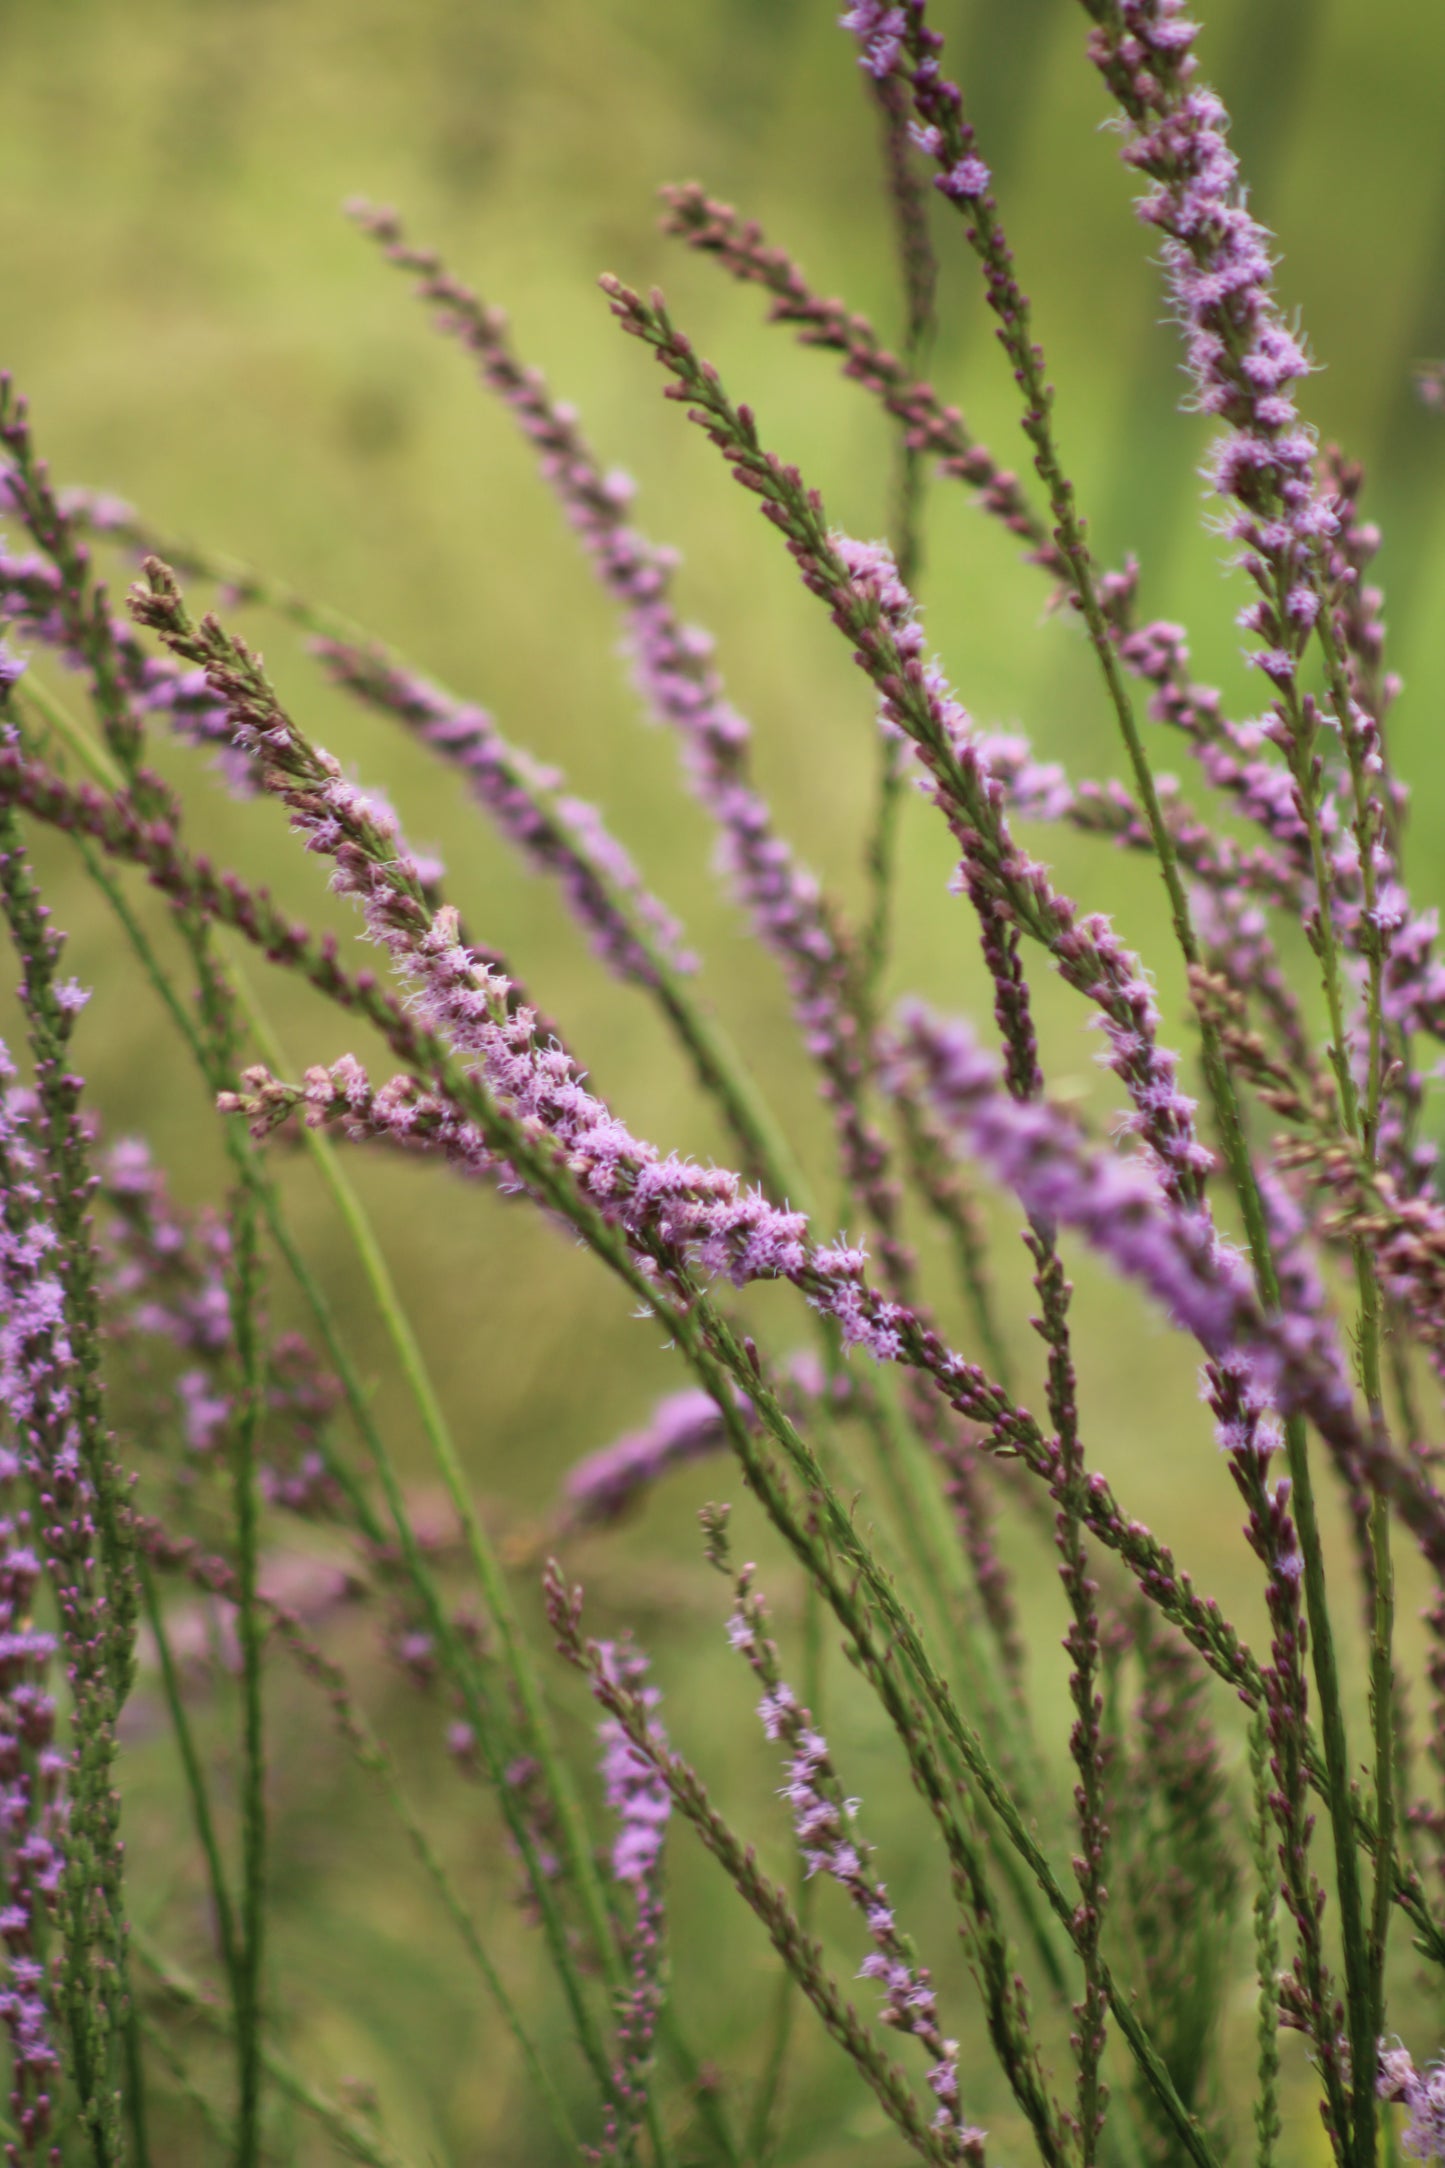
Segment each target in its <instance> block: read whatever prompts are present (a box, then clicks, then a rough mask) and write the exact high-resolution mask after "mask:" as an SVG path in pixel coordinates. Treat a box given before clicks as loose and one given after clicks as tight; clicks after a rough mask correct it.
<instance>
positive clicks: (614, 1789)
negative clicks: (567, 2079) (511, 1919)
mask: <svg viewBox="0 0 1445 2168" xmlns="http://www.w3.org/2000/svg"><path fill="white" fill-rule="evenodd" d="M597 1658H598V1664H599V1669H600V1671H601V1675H602V1677H603V1678H604V1679H605V1680H606V1681H607V1682H608V1683H609V1684H610V1685H614V1686H620V1687H625V1688H626V1689H627V1690H628V1691H629V1692H630V1693H632V1694H634V1695H635V1696H636V1697H637V1699H638V1701H639V1702H640V1703H641V1704H642V1706H643V1707H644V1708H645V1709H647V1710H649V1711H650V1710H654V1709H656V1707H657V1705H658V1703H659V1701H660V1700H661V1698H662V1697H661V1695H660V1694H659V1693H658V1690H657V1688H656V1687H655V1686H651V1685H649V1684H648V1683H647V1658H646V1657H645V1656H644V1655H643V1654H642V1653H641V1651H640V1650H638V1649H635V1648H632V1647H630V1646H628V1645H626V1644H623V1643H618V1642H612V1641H603V1642H601V1643H599V1644H598V1648H597ZM648 1731H649V1735H650V1736H651V1738H652V1739H653V1740H654V1741H655V1742H656V1744H657V1746H658V1747H659V1748H660V1749H661V1750H662V1752H663V1753H666V1752H667V1735H666V1733H665V1732H664V1730H663V1728H662V1726H661V1724H660V1723H659V1722H658V1721H657V1719H656V1718H655V1717H650V1718H649V1722H648ZM597 1735H598V1737H599V1739H600V1740H601V1742H602V1784H603V1790H604V1791H605V1793H606V1797H607V1804H608V1806H609V1807H610V1808H611V1809H612V1811H613V1813H614V1814H615V1815H616V1816H617V1819H618V1823H619V1825H620V1826H619V1829H618V1833H617V1840H616V1842H615V1843H614V1845H613V1847H612V1874H613V1879H614V1880H615V1881H617V1882H620V1883H621V1884H622V1885H623V1887H624V1888H626V1889H629V1890H631V1892H632V1894H633V1896H634V1898H635V1899H636V1903H637V1917H636V1920H635V1923H634V1925H633V1927H632V1930H631V1933H630V1935H629V1937H628V1956H629V1959H630V1962H631V1967H632V1985H631V1988H630V1989H629V1991H628V1993H627V1995H626V1997H625V1999H624V2002H623V2006H622V2009H621V2011H620V2013H619V2017H618V2027H617V2045H618V2062H617V2067H616V2069H615V2071H614V2072H613V2098H612V2100H611V2101H609V2103H608V2109H607V2121H606V2124H605V2126H604V2129H603V2133H602V2144H601V2146H600V2148H599V2149H598V2150H597V2151H596V2153H595V2154H594V2155H593V2156H592V2157H593V2158H594V2159H597V2160H615V2159H618V2158H627V2159H632V2158H633V2157H634V2152H633V2145H634V2141H635V2134H636V2131H637V2128H638V2126H639V2125H640V2123H641V2121H642V2117H643V2115H644V2113H645V2111H646V2107H647V2080H648V2073H649V2067H650V2064H651V2059H652V2040H653V2034H654V2033H655V2031H656V2029H657V2014H658V2011H659V2009H660V2008H661V2006H662V1985H661V1973H662V1961H663V1931H664V1916H663V1905H662V1841H663V1837H664V1835H665V1833H666V1830H667V1822H668V1817H669V1815H670V1814H671V1812H672V1794H671V1793H670V1792H669V1790H668V1788H667V1785H666V1783H665V1782H664V1781H663V1779H662V1777H661V1776H660V1775H659V1774H658V1771H657V1769H656V1768H655V1767H654V1765H653V1764H652V1763H651V1762H650V1761H648V1760H647V1758H646V1756H645V1755H643V1754H641V1753H639V1751H638V1749H637V1748H636V1747H635V1746H634V1745H633V1744H632V1741H631V1740H630V1739H629V1738H628V1736H627V1734H626V1732H625V1731H624V1730H623V1728H622V1725H621V1724H620V1723H619V1722H618V1720H617V1719H616V1718H615V1717H611V1716H608V1717H604V1718H603V1720H602V1722H601V1723H600V1724H599V1725H598V1727H597Z"/></svg>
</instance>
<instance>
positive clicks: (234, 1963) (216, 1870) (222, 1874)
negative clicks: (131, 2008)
mask: <svg viewBox="0 0 1445 2168" xmlns="http://www.w3.org/2000/svg"><path fill="white" fill-rule="evenodd" d="M140 1586H141V1602H142V1603H143V1605H144V1606H145V1614H146V1623H147V1624H148V1625H149V1627H150V1630H151V1638H152V1640H153V1641H154V1642H155V1645H156V1656H157V1659H158V1660H159V1663H160V1672H161V1691H162V1693H163V1694H164V1696H165V1702H166V1709H167V1712H168V1714H169V1716H170V1720H171V1732H172V1734H173V1736H174V1738H175V1742H176V1749H177V1752H178V1753H179V1755H180V1757H181V1768H182V1771H183V1773H184V1775H185V1779H186V1791H187V1794H188V1796H189V1798H190V1802H191V1819H192V1820H193V1821H194V1823H195V1825H196V1836H197V1839H198V1841H199V1843H200V1847H201V1851H202V1852H203V1854H204V1855H205V1861H206V1873H207V1877H208V1879H209V1882H210V1885H211V1909H212V1911H213V1912H214V1914H215V1918H216V1940H217V1941H218V1942H219V1944H220V1947H221V1962H222V1964H223V1965H224V1966H225V1970H226V1978H227V1980H228V1982H229V1983H230V1989H231V1998H232V2003H233V2005H238V2004H239V2002H240V2000H241V1987H240V1978H239V1975H240V1956H239V1951H238V1947H237V1941H236V1925H235V1915H234V1912H233V1910H232V1906H231V1892H230V1889H229V1888H228V1886H227V1882H226V1870H225V1867H224V1865H223V1864H222V1860H221V1846H220V1841H219V1839H218V1837H217V1835H216V1825H215V1821H214V1819H213V1817H212V1814H211V1798H210V1790H209V1787H208V1786H207V1783H206V1775H205V1770H204V1768H203V1766H202V1763H201V1757H200V1755H199V1754H198V1752H197V1751H196V1741H195V1734H194V1733H193V1731H192V1729H191V1720H190V1718H189V1716H188V1715H187V1713H186V1705H185V1700H184V1697H183V1695H182V1692H181V1681H180V1674H179V1672H178V1671H177V1669H176V1659H175V1652H174V1651H173V1649H172V1648H171V1637H170V1633H169V1631H168V1629H167V1626H166V1620H165V1612H164V1610H163V1608H162V1606H161V1602H160V1598H159V1597H158V1596H157V1594H156V1586H155V1580H154V1577H153V1575H152V1573H151V1569H150V1566H149V1564H148V1562H147V1561H146V1560H145V1559H142V1560H141V1568H140Z"/></svg>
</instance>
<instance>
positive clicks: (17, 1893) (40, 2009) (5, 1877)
mask: <svg viewBox="0 0 1445 2168" xmlns="http://www.w3.org/2000/svg"><path fill="white" fill-rule="evenodd" d="M28 1101H29V1094H27V1093H22V1092H21V1091H20V1090H18V1089H17V1088H16V1087H15V1071H14V1068H13V1067H12V1065H11V1062H10V1057H9V1054H8V1053H7V1051H6V1049H5V1047H4V1045H3V1044H0V1645H3V1648H4V1651H5V1663H4V1666H3V1674H0V1891H3V1898H4V1902H3V1907H0V1945H3V1959H0V2020H3V2022H4V2024H5V2028H6V2030H7V2032H8V2033H9V2035H10V2041H11V2047H12V2051H13V2072H12V2080H11V2092H10V2107H11V2112H12V2114H13V2116H14V2118H15V2122H16V2125H17V2127H18V2129H19V2131H20V2133H21V2136H22V2140H23V2142H24V2146H25V2151H26V2153H27V2155H29V2154H32V2153H34V2152H35V2151H37V2150H38V2149H39V2147H40V2146H41V2145H42V2143H43V2141H44V2139H45V2135H46V2132H47V2130H48V2128H49V2123H50V2102H51V2096H52V2093H53V2092H54V2091H55V2090H56V2089H57V2087H58V2085H59V2082H60V2056H59V2053H58V2050H57V2047H56V2043H55V2020H54V2017H53V2015H52V2010H51V1999H50V1986H49V1980H48V1976H47V1972H46V1968H45V1966H44V1964H43V1963H42V1962H41V1961H40V1952H41V1951H42V1950H43V1949H44V1948H45V1945H46V1941H47V1926H48V1923H49V1921H50V1920H51V1918H52V1916H53V1914H54V1912H55V1910H56V1906H57V1902H58V1899H59V1895H60V1888H61V1881H62V1877H63V1874H64V1868H65V1853H64V1842H65V1821H66V1805H65V1784H64V1779H65V1773H66V1768H67V1762H66V1757H65V1755H64V1754H62V1753H61V1752H60V1751H59V1750H58V1749H57V1747H56V1744H55V1701H54V1698H53V1696H52V1694H51V1691H50V1685H49V1679H50V1671H51V1665H52V1661H53V1658H54V1656H55V1653H56V1642H55V1637H54V1635H52V1634H50V1633H46V1632H43V1631H41V1630H40V1629H39V1628H38V1627H37V1626H36V1625H35V1624H34V1597H35V1592H36V1587H37V1584H38V1583H39V1581H40V1579H41V1574H42V1560H43V1558H44V1556H45V1553H46V1549H47V1546H48V1542H49V1532H48V1531H47V1530H45V1529H44V1528H43V1527H40V1526H37V1525H35V1523H34V1522H33V1520H32V1515H31V1508H30V1492H31V1485H32V1483H37V1482H38V1483H42V1484H45V1485H46V1487H47V1488H51V1487H53V1488H54V1490H55V1491H56V1493H57V1495H58V1491H59V1488H60V1485H61V1483H63V1484H64V1486H65V1490H66V1494H67V1498H68V1500H69V1504H68V1506H67V1507H65V1508H63V1510H66V1511H69V1512H71V1513H78V1514H81V1515H83V1514H84V1513H85V1504H84V1485H83V1482H82V1479H81V1478H80V1474H79V1447H78V1443H77V1439H76V1435H75V1431H74V1425H73V1423H72V1422H71V1420H70V1416H69V1405H70V1360H71V1350H70V1343H69V1340H68V1338H67V1336H66V1326H65V1297H64V1290H63V1288H62V1285H61V1282H60V1279H59V1277H58V1276H57V1263H56V1243H55V1236H54V1233H53V1231H52V1229H51V1227H50V1225H49V1222H48V1219H47V1217H46V1213H45V1193H44V1187H43V1183H44V1173H43V1168H42V1166H41V1162H40V1157H39V1153H38V1151H37V1149H36V1145H35V1141H34V1139H33V1137H32V1135H31V1133H30V1129H29V1125H28V1122H27V1104H28ZM50 1471H54V1473H53V1474H52V1473H51V1472H50ZM62 1595H63V1591H62Z"/></svg>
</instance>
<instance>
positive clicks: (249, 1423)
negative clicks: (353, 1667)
mask: <svg viewBox="0 0 1445 2168" xmlns="http://www.w3.org/2000/svg"><path fill="white" fill-rule="evenodd" d="M230 1233H231V1262H230V1274H229V1278H230V1289H229V1294H230V1308H231V1336H232V1341H233V1344H234V1347H235V1353H236V1364H237V1369H238V1372H239V1379H240V1392H239V1398H238V1406H237V1410H236V1416H235V1420H234V1423H233V1426H232V1433H231V1449H230V1460H231V1495H232V1507H233V1512H234V1516H235V1535H236V1557H237V1575H236V1635H237V1640H238V1642H239V1645H240V1651H241V1710H242V1717H241V1861H242V1864H241V1918H240V1939H239V1945H238V1948H237V1951H236V1958H237V1965H236V1973H235V1986H236V1991H237V1992H236V2011H235V2016H236V2028H235V2029H236V2053H237V2057H238V2060H239V2071H238V2077H239V2105H238V2109H237V2115H236V2168H256V2164H257V2162H258V2161H259V2159H260V2149H261V2079H262V2064H261V2026H262V2010H261V1997H262V1982H263V1977H264V1971H265V1955H264V1952H265V1931H266V1746H265V1724H264V1707H263V1694H262V1662H261V1659H262V1647H263V1640H264V1636H263V1634H262V1630H261V1621H260V1614H259V1610H258V1605H257V1576H258V1573H259V1570H260V1554H261V1532H260V1517H261V1515H260V1491H259V1484H258V1478H257V1467H256V1446H257V1438H258V1434H259V1430H260V1422H261V1408H262V1403H263V1400H264V1397H265V1354H264V1350H263V1348H262V1345H261V1336H260V1333H259V1332H258V1330H257V1322H258V1320H257V1305H258V1301H259V1296H260V1258H259V1253H258V1249H257V1241H256V1211H255V1200H254V1198H253V1196H252V1195H251V1193H250V1191H249V1190H246V1189H244V1188H243V1189H242V1190H241V1191H240V1192H239V1193H238V1196H237V1198H236V1201H235V1206H234V1209H233V1210H232V1212H231V1214H230Z"/></svg>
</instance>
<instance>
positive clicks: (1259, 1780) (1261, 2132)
mask: <svg viewBox="0 0 1445 2168" xmlns="http://www.w3.org/2000/svg"><path fill="white" fill-rule="evenodd" d="M1249 1766H1250V1771H1251V1774H1252V1776H1253V1779H1254V1799H1253V1811H1252V1815H1251V1819H1250V1825H1249V1838H1250V1851H1251V1854H1252V1856H1253V1859H1254V1872H1255V1892H1254V1946H1255V1970H1256V1974H1257V1977H1258V1980H1259V2004H1258V2007H1259V2018H1258V2023H1257V2025H1256V2028H1255V2037H1256V2041H1257V2051H1258V2072H1259V2090H1258V2092H1257V2093H1256V2095H1255V2103H1254V2128H1255V2138H1256V2146H1257V2150H1256V2152H1255V2168H1274V2164H1275V2157H1276V2156H1275V2149H1276V2147H1277V2146H1278V2144H1279V2135H1280V2119H1279V1929H1278V1926H1277V1924H1276V1901H1275V1890H1276V1886H1277V1882H1278V1873H1277V1869H1276V1865H1275V1857H1274V1843H1273V1839H1272V1836H1271V1827H1272V1822H1273V1815H1272V1812H1271V1809H1270V1791H1271V1789H1272V1779H1271V1776H1270V1766H1269V1729H1268V1725H1267V1723H1266V1719H1265V1715H1264V1712H1263V1710H1262V1709H1258V1710H1256V1711H1255V1713H1254V1715H1253V1716H1252V1718H1251V1719H1250V1727H1249Z"/></svg>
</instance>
